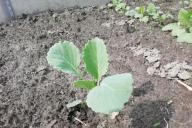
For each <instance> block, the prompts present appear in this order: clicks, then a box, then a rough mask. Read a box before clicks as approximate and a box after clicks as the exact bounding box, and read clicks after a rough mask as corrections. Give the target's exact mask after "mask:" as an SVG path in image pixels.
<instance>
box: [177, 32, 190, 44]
mask: <svg viewBox="0 0 192 128" xmlns="http://www.w3.org/2000/svg"><path fill="white" fill-rule="evenodd" d="M177 42H186V43H192V33H187V32H185V33H182V34H181V35H179V36H178V37H177Z"/></svg>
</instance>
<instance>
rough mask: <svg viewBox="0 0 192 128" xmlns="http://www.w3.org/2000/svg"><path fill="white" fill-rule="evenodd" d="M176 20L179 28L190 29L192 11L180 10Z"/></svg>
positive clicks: (191, 25)
mask: <svg viewBox="0 0 192 128" xmlns="http://www.w3.org/2000/svg"><path fill="white" fill-rule="evenodd" d="M178 20H179V22H180V24H181V26H183V27H186V28H190V27H192V11H187V10H185V9H181V10H180V11H179V15H178Z"/></svg>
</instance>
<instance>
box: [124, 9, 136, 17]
mask: <svg viewBox="0 0 192 128" xmlns="http://www.w3.org/2000/svg"><path fill="white" fill-rule="evenodd" d="M137 13H138V12H137V11H136V10H134V9H132V10H129V11H127V12H126V13H125V15H126V16H130V17H133V16H134V15H135V14H137Z"/></svg>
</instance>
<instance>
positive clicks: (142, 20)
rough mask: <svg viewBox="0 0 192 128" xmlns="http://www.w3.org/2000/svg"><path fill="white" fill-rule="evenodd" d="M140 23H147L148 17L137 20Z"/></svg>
mask: <svg viewBox="0 0 192 128" xmlns="http://www.w3.org/2000/svg"><path fill="white" fill-rule="evenodd" d="M139 20H140V21H141V22H144V23H147V22H148V21H149V17H148V16H144V17H142V18H140V19H139Z"/></svg>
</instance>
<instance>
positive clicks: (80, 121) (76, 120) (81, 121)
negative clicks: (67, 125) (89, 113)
mask: <svg viewBox="0 0 192 128" xmlns="http://www.w3.org/2000/svg"><path fill="white" fill-rule="evenodd" d="M74 119H75V120H76V121H78V122H79V123H81V124H82V125H84V126H86V127H87V126H88V125H87V124H86V123H84V122H83V121H81V120H80V119H78V118H77V117H75V118H74Z"/></svg>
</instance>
